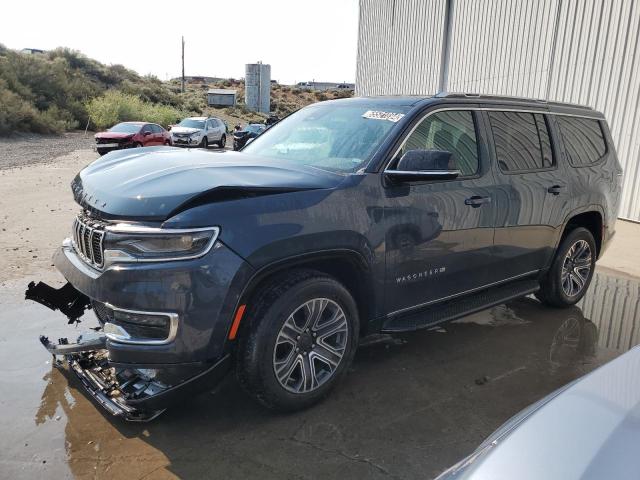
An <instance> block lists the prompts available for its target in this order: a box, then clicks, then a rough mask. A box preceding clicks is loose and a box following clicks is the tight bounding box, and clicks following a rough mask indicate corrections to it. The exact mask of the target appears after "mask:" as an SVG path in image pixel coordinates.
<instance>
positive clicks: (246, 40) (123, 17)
mask: <svg viewBox="0 0 640 480" xmlns="http://www.w3.org/2000/svg"><path fill="white" fill-rule="evenodd" d="M182 35H184V37H185V75H203V76H212V77H224V78H227V77H233V78H240V77H244V65H245V64H246V63H254V62H257V61H262V62H263V63H269V64H270V65H271V78H272V79H275V80H278V81H279V82H280V83H284V84H292V83H295V82H302V81H314V80H315V81H330V82H353V81H354V79H355V71H356V53H357V52H356V51H357V38H358V0H319V1H318V0H316V1H311V0H297V1H296V0H261V1H260V0H241V1H232V0H227V1H220V0H209V1H206V0H201V1H189V2H186V1H180V0H173V1H165V0H161V1H157V0H148V1H128V2H127V1H121V0H112V1H101V2H97V1H95V0H85V1H77V0H71V1H68V0H60V1H51V0H44V1H43V0H30V1H10V2H3V5H2V13H1V14H0V43H2V44H4V45H5V46H6V47H9V48H15V49H21V48H39V49H44V50H50V49H53V48H56V47H59V46H61V47H68V48H72V49H74V50H79V51H81V52H82V53H84V54H85V55H87V56H89V57H91V58H95V59H96V60H99V61H101V62H103V63H106V64H118V63H119V64H122V65H124V66H126V67H127V68H130V69H132V70H135V71H136V72H138V73H140V74H142V75H146V74H153V75H156V76H157V77H158V78H160V79H161V80H166V79H168V78H173V77H177V76H179V75H180V37H181V36H182Z"/></svg>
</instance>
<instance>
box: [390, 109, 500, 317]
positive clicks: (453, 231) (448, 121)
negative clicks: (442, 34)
mask: <svg viewBox="0 0 640 480" xmlns="http://www.w3.org/2000/svg"><path fill="white" fill-rule="evenodd" d="M479 119H480V117H479V114H478V113H476V112H473V111H470V110H444V111H436V112H435V113H427V114H426V116H425V117H424V118H423V119H422V120H421V121H420V122H419V123H418V125H417V127H416V128H415V129H414V130H413V132H412V133H411V134H410V135H409V136H408V137H407V139H406V140H405V142H404V145H403V147H402V148H401V151H400V153H399V155H398V156H397V157H396V158H399V157H401V156H402V155H403V154H404V153H405V152H406V151H408V150H416V149H422V150H444V151H448V152H451V153H452V155H453V159H454V162H455V166H456V168H457V169H459V170H460V172H461V174H460V176H459V177H457V178H456V179H453V180H433V181H422V182H414V183H403V184H397V185H392V186H389V185H387V186H386V188H385V190H384V193H385V195H386V203H385V211H384V215H385V222H384V223H385V226H386V241H385V245H386V270H387V275H386V287H387V288H386V304H387V312H388V313H390V314H393V313H397V312H400V311H405V310H409V309H411V308H412V307H416V306H420V305H425V304H428V303H432V302H437V301H438V300H442V299H445V298H448V297H451V296H455V295H458V294H462V293H465V292H468V291H471V290H474V289H477V288H481V287H483V286H485V285H486V284H487V280H488V278H489V274H488V271H489V270H490V269H491V265H492V261H493V260H492V256H491V252H492V247H493V235H494V228H493V227H494V219H495V206H494V205H495V204H494V187H493V184H494V180H493V176H492V173H491V169H490V165H489V156H488V151H487V148H486V142H485V141H484V140H483V138H484V134H483V129H482V128H480V127H479ZM391 168H393V164H392V166H391Z"/></svg>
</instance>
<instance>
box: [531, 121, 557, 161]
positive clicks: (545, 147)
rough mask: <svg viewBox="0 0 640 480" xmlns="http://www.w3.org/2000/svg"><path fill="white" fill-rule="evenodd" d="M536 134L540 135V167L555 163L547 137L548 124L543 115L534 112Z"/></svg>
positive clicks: (549, 138) (549, 140)
mask: <svg viewBox="0 0 640 480" xmlns="http://www.w3.org/2000/svg"><path fill="white" fill-rule="evenodd" d="M534 117H535V119H536V126H537V127H538V136H539V137H540V147H541V148H542V168H550V167H553V166H554V165H555V162H554V161H553V150H552V149H551V137H549V125H548V124H547V118H546V117H545V116H544V115H540V114H535V115H534Z"/></svg>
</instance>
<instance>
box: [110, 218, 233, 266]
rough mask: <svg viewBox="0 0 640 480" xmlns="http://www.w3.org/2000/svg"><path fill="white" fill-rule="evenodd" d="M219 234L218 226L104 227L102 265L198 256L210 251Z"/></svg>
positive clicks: (183, 258) (185, 258)
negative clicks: (187, 227) (176, 227)
mask: <svg viewBox="0 0 640 480" xmlns="http://www.w3.org/2000/svg"><path fill="white" fill-rule="evenodd" d="M219 232H220V229H219V228H218V227H208V228H194V229H169V228H150V227H139V226H135V225H115V226H113V227H107V232H106V235H105V237H104V263H105V266H107V265H111V264H114V263H130V262H161V261H170V260H187V259H190V258H197V257H201V256H202V255H204V254H206V253H207V252H208V251H209V250H210V249H211V247H212V246H213V244H214V243H215V241H216V239H217V238H218V233H219Z"/></svg>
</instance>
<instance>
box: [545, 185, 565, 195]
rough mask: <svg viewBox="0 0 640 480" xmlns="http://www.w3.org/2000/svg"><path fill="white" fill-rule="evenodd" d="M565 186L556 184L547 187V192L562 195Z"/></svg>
mask: <svg viewBox="0 0 640 480" xmlns="http://www.w3.org/2000/svg"><path fill="white" fill-rule="evenodd" d="M563 188H564V185H554V186H553V187H549V188H547V192H548V193H551V194H553V195H560V193H561V192H562V189H563Z"/></svg>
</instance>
